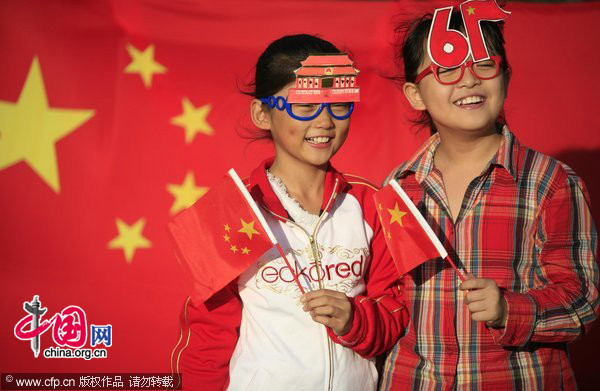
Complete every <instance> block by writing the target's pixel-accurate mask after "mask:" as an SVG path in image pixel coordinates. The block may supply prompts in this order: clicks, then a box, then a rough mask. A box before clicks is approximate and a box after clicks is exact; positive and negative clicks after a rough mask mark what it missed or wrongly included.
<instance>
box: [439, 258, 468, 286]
mask: <svg viewBox="0 0 600 391" xmlns="http://www.w3.org/2000/svg"><path fill="white" fill-rule="evenodd" d="M444 259H445V260H446V261H448V263H450V266H452V269H454V271H455V272H456V274H457V275H458V278H460V280H461V281H462V282H465V276H463V275H462V273H461V272H460V270H458V268H457V267H456V265H455V264H454V262H453V261H452V258H450V256H449V255H448V256H447V257H446V258H444Z"/></svg>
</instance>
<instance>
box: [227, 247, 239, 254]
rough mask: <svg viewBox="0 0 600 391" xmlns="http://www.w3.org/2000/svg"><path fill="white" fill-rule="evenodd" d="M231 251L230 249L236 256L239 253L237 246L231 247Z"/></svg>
mask: <svg viewBox="0 0 600 391" xmlns="http://www.w3.org/2000/svg"><path fill="white" fill-rule="evenodd" d="M229 249H230V250H231V251H232V252H233V253H234V254H235V253H237V251H238V248H237V246H231V247H229Z"/></svg>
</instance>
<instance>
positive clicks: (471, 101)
mask: <svg viewBox="0 0 600 391" xmlns="http://www.w3.org/2000/svg"><path fill="white" fill-rule="evenodd" d="M484 101H485V97H483V96H479V95H475V96H467V97H465V98H462V99H459V100H457V101H455V102H454V104H455V105H457V106H463V107H465V108H469V107H476V106H480V105H481V104H482V103H483V102H484Z"/></svg>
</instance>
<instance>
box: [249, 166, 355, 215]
mask: <svg viewBox="0 0 600 391" xmlns="http://www.w3.org/2000/svg"><path fill="white" fill-rule="evenodd" d="M274 160H275V158H273V157H271V158H269V159H266V160H265V161H263V162H262V163H261V164H260V165H259V166H258V167H257V168H255V169H254V171H252V173H251V174H250V178H249V185H248V191H249V192H250V194H251V195H252V198H254V200H255V201H256V202H257V203H258V204H259V205H261V206H262V207H263V208H265V209H267V211H269V212H270V213H271V214H273V215H274V216H275V217H276V218H278V219H280V220H283V219H288V220H290V216H289V214H288V213H287V211H286V210H285V208H284V207H283V205H282V204H281V202H280V201H279V198H277V195H276V194H275V192H274V191H273V188H272V187H271V183H269V179H268V177H267V169H268V168H269V167H271V165H272V164H273V161H274ZM347 186H348V184H347V182H346V180H345V179H344V176H343V175H342V174H341V173H339V172H338V171H337V170H336V169H335V168H333V166H331V163H330V164H329V168H328V169H327V173H326V175H325V190H324V192H323V204H322V205H321V210H322V213H328V212H329V211H330V210H331V207H332V206H333V204H334V201H335V199H336V198H337V196H338V195H339V194H340V193H342V192H344V191H346V189H347Z"/></svg>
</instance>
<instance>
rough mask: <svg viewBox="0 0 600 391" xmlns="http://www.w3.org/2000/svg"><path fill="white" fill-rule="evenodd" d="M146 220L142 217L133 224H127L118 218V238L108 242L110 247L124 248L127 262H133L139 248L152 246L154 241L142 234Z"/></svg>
mask: <svg viewBox="0 0 600 391" xmlns="http://www.w3.org/2000/svg"><path fill="white" fill-rule="evenodd" d="M145 224H146V220H145V219H143V218H141V219H139V220H138V221H136V222H135V223H133V224H132V225H127V224H126V223H125V222H124V221H123V220H121V219H117V230H118V231H119V235H117V237H116V238H114V239H113V240H111V241H110V242H108V248H110V249H116V248H121V249H123V253H124V254H125V260H126V261H127V263H131V261H132V260H133V256H134V255H135V251H136V250H137V249H138V248H149V247H152V243H151V242H150V241H149V240H148V239H146V238H145V237H144V236H143V235H142V231H143V230H144V225H145Z"/></svg>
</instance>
